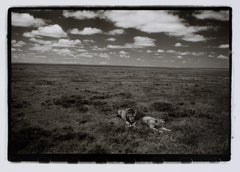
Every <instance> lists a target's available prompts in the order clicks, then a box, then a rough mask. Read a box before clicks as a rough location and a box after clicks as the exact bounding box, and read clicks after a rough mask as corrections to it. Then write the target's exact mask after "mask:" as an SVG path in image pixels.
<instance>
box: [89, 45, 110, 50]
mask: <svg viewBox="0 0 240 172" xmlns="http://www.w3.org/2000/svg"><path fill="white" fill-rule="evenodd" d="M92 50H94V51H105V50H107V48H106V47H98V46H97V45H95V46H93V47H92Z"/></svg>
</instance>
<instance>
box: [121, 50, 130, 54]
mask: <svg viewBox="0 0 240 172" xmlns="http://www.w3.org/2000/svg"><path fill="white" fill-rule="evenodd" d="M119 54H128V53H127V52H126V51H123V50H122V51H119Z"/></svg>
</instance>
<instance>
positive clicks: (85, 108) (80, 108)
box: [78, 106, 89, 113]
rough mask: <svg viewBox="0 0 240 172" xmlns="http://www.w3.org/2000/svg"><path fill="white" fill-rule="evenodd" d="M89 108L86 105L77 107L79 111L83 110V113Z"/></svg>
mask: <svg viewBox="0 0 240 172" xmlns="http://www.w3.org/2000/svg"><path fill="white" fill-rule="evenodd" d="M88 110H89V109H88V107H86V106H80V107H79V108H78V111H79V112H83V113H85V112H87V111H88Z"/></svg>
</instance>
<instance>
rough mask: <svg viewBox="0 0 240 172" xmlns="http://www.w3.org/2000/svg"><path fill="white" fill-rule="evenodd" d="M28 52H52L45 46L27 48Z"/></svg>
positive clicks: (38, 45)
mask: <svg viewBox="0 0 240 172" xmlns="http://www.w3.org/2000/svg"><path fill="white" fill-rule="evenodd" d="M29 50H32V51H39V52H48V51H50V50H52V47H51V46H47V45H40V44H34V45H33V46H32V47H30V48H29Z"/></svg>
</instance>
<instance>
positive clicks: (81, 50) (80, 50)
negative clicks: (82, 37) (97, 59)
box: [77, 49, 87, 52]
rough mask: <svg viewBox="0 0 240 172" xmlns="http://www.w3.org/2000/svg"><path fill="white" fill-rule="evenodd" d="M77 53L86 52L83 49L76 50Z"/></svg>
mask: <svg viewBox="0 0 240 172" xmlns="http://www.w3.org/2000/svg"><path fill="white" fill-rule="evenodd" d="M77 51H78V52H86V51H87V50H85V49H77Z"/></svg>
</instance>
